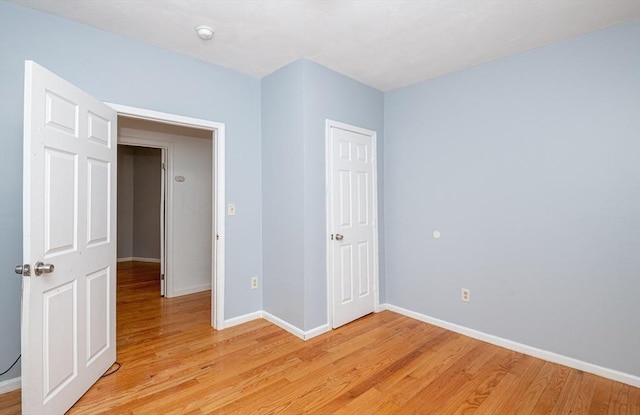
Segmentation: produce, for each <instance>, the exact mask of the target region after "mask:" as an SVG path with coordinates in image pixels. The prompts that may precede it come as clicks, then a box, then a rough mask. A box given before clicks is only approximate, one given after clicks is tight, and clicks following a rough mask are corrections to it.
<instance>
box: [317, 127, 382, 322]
mask: <svg viewBox="0 0 640 415" xmlns="http://www.w3.org/2000/svg"><path fill="white" fill-rule="evenodd" d="M331 128H340V129H343V130H348V131H353V132H356V133H359V134H363V135H368V136H370V137H371V144H372V147H371V159H372V163H373V165H372V175H373V177H372V180H373V186H372V187H373V228H374V232H373V264H374V265H373V290H374V312H376V313H378V312H380V311H381V310H380V280H379V269H380V262H379V255H378V250H379V249H378V232H379V229H380V228H379V226H378V151H377V141H378V134H377V133H376V132H375V131H373V130H368V129H366V128H361V127H356V126H354V125H350V124H346V123H343V122H339V121H334V120H331V119H328V118H327V119H326V121H325V190H326V195H325V196H326V197H325V201H326V207H325V213H326V223H327V229H326V230H327V234H326V238H327V239H326V241H327V243H326V250H327V255H326V268H327V323H328V324H329V327H330V328H331V330H333V298H334V296H333V290H334V288H335V287H334V284H333V282H334V281H333V280H334V276H333V261H334V258H333V250H332V249H331V248H332V246H333V244H332V239H331V235H332V234H333V230H334V224H333V215H332V214H331V213H332V208H333V193H334V192H333V181H332V180H331V172H332V169H333V158H332V156H331V155H332V151H331V149H332V148H331Z"/></svg>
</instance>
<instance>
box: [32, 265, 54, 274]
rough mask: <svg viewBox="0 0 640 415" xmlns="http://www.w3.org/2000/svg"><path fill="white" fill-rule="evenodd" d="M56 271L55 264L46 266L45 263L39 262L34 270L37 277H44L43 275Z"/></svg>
mask: <svg viewBox="0 0 640 415" xmlns="http://www.w3.org/2000/svg"><path fill="white" fill-rule="evenodd" d="M54 269H55V267H54V266H53V264H45V263H44V262H38V263H37V264H36V266H35V268H33V272H34V273H35V274H36V275H42V274H43V273H49V272H53V270H54Z"/></svg>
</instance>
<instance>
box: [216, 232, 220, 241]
mask: <svg viewBox="0 0 640 415" xmlns="http://www.w3.org/2000/svg"><path fill="white" fill-rule="evenodd" d="M218 240H220V235H218V234H217V233H216V241H218Z"/></svg>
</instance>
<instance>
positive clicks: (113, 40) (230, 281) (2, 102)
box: [0, 1, 262, 381]
mask: <svg viewBox="0 0 640 415" xmlns="http://www.w3.org/2000/svg"><path fill="white" fill-rule="evenodd" d="M25 59H32V60H35V61H36V62H38V63H39V64H41V65H43V66H45V67H47V68H48V69H50V70H51V71H53V72H55V73H57V74H58V75H60V76H61V77H63V78H65V79H67V80H68V81H70V82H72V83H74V84H76V85H78V86H79V87H81V88H82V89H84V90H85V91H87V92H89V93H90V94H92V95H94V96H96V97H97V98H99V99H101V100H103V101H108V102H114V103H118V104H124V105H129V106H134V107H142V108H147V109H153V110H157V111H164V112H169V113H174V114H180V115H185V116H189V117H195V118H203V119H209V120H213V121H219V122H223V123H225V125H226V195H227V201H229V202H234V203H235V204H236V205H237V209H238V215H237V216H234V217H227V220H226V235H227V240H226V293H225V294H226V302H225V306H226V313H225V317H226V318H231V317H234V316H238V315H242V314H246V313H249V312H253V311H257V310H260V309H261V308H262V301H261V298H262V293H261V290H250V287H249V279H250V277H251V276H252V275H260V273H261V271H262V246H261V245H262V244H261V219H260V218H261V211H262V207H261V200H262V197H261V182H260V174H261V168H260V163H261V145H260V135H261V132H260V128H261V124H260V80H259V79H256V78H253V77H249V76H246V75H242V74H239V73H237V72H234V71H231V70H227V69H224V68H221V67H218V66H215V65H211V64H208V63H205V62H202V61H199V60H196V59H192V58H189V57H185V56H183V55H179V54H176V53H173V52H169V51H166V50H163V49H160V48H156V47H153V46H149V45H146V44H142V43H139V42H136V41H132V40H130V39H127V38H124V37H121V36H117V35H114V34H111V33H107V32H104V31H101V30H98V29H93V28H90V27H88V26H84V25H80V24H77V23H74V22H71V21H68V20H64V19H60V18H57V17H53V16H51V15H47V14H43V13H40V12H37V11H33V10H30V9H26V8H23V7H20V6H15V5H12V4H8V3H6V2H4V1H2V2H0V88H1V91H2V93H1V94H0V145H1V148H0V231H1V232H0V313H1V314H0V368H2V369H4V368H6V367H8V366H9V365H10V364H11V362H13V360H14V359H15V358H16V357H17V356H18V354H19V353H20V279H19V278H18V277H16V276H15V275H14V274H13V267H14V266H15V265H16V264H19V263H21V260H22V243H21V241H22V118H23V83H24V60H25ZM18 375H19V365H18V367H17V368H16V369H14V370H12V371H11V372H10V373H8V374H6V375H5V376H3V377H2V378H0V381H2V380H5V379H10V378H14V377H16V376H18Z"/></svg>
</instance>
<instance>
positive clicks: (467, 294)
mask: <svg viewBox="0 0 640 415" xmlns="http://www.w3.org/2000/svg"><path fill="white" fill-rule="evenodd" d="M460 299H461V300H462V301H464V302H465V303H470V302H471V290H470V289H468V288H463V289H462V291H461V292H460Z"/></svg>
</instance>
